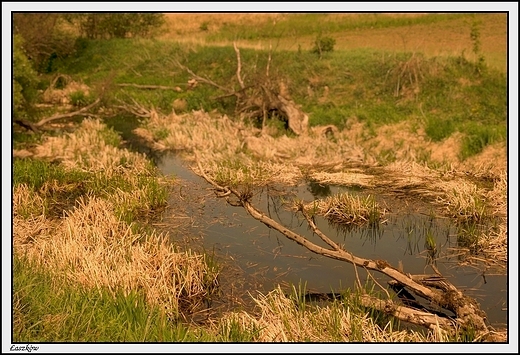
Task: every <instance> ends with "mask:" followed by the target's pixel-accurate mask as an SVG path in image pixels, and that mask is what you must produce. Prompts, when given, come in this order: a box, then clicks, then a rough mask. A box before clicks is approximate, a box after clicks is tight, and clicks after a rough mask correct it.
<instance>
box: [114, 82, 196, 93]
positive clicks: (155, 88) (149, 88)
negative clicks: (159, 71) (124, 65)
mask: <svg viewBox="0 0 520 355" xmlns="http://www.w3.org/2000/svg"><path fill="white" fill-rule="evenodd" d="M183 85H186V84H183ZM117 86H121V87H133V88H137V89H145V90H173V91H177V92H179V91H182V89H181V88H180V87H178V86H163V85H139V84H125V83H123V84H117Z"/></svg>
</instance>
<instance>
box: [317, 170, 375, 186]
mask: <svg viewBox="0 0 520 355" xmlns="http://www.w3.org/2000/svg"><path fill="white" fill-rule="evenodd" d="M309 178H310V179H311V180H313V181H318V182H319V183H320V184H330V185H340V186H360V187H373V186H374V185H375V183H374V181H373V180H374V176H373V175H368V174H363V173H361V172H358V171H342V172H339V173H329V172H325V171H316V172H313V173H311V174H310V175H309Z"/></svg>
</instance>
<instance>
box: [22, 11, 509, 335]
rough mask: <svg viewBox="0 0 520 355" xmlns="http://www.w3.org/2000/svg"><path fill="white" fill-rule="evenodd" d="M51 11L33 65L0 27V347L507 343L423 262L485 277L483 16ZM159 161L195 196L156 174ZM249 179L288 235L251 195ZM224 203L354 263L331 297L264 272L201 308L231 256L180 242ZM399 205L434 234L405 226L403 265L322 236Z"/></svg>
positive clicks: (498, 46) (453, 284)
mask: <svg viewBox="0 0 520 355" xmlns="http://www.w3.org/2000/svg"><path fill="white" fill-rule="evenodd" d="M16 20H17V19H16V18H15V24H16ZM22 20H26V19H25V18H23V17H21V18H20V19H19V22H18V25H19V26H28V23H27V22H24V21H22ZM55 20H56V21H57V22H56V23H55V24H54V25H55V26H58V27H57V28H59V29H60V31H65V32H66V33H68V36H72V37H73V38H74V36H77V38H76V39H75V40H74V41H73V43H74V44H73V45H72V47H70V51H66V50H65V48H68V47H66V45H67V44H66V43H62V42H60V45H61V47H56V48H55V52H54V55H53V56H51V57H48V58H44V57H38V65H35V64H36V63H35V61H36V59H35V58H36V57H33V58H32V59H31V60H32V61H33V63H31V60H29V59H28V58H27V56H26V53H27V50H29V49H31V47H30V46H28V45H27V42H28V41H30V40H31V37H30V36H29V35H28V34H27V33H31V32H30V31H26V32H24V31H18V32H17V33H16V35H15V37H14V38H15V47H14V49H15V51H14V53H13V60H14V68H15V69H14V72H15V76H14V101H15V107H14V108H15V111H14V113H13V137H14V138H13V139H14V142H13V144H14V150H13V156H14V160H13V188H12V192H13V211H12V216H13V254H14V256H13V270H14V271H13V272H14V273H13V284H14V291H13V315H14V323H13V340H14V341H16V342H18V341H20V342H35V341H50V342H54V341H109V340H110V341H138V342H141V341H153V342H159V341H166V342H182V341H188V342H195V341H198V342H228V341H229V342H251V341H255V342H257V341H260V342H262V341H263V342H272V341H298V342H309V341H311V342H315V341H316V342H368V341H376V342H389V341H395V342H401V341H414V342H432V341H435V342H445V341H451V342H453V341H455V342H472V341H507V339H506V331H507V329H505V326H504V324H502V323H506V321H504V322H499V323H501V324H500V326H495V325H496V324H495V325H493V324H489V322H488V321H487V320H486V315H485V313H484V312H482V311H481V308H480V305H479V304H478V302H476V301H475V300H474V299H472V298H471V297H469V296H467V295H465V294H464V293H463V292H461V291H460V287H459V286H460V285H458V284H457V282H458V280H456V278H450V277H449V276H445V275H442V274H441V272H440V271H439V267H440V266H439V267H438V265H439V264H438V262H439V263H440V261H439V260H441V259H442V258H443V257H446V258H448V257H449V258H452V259H455V260H456V262H455V263H456V265H455V266H454V267H467V266H468V265H469V266H471V267H472V268H474V269H476V270H477V273H478V274H479V275H481V276H483V277H484V281H485V280H486V279H485V276H484V275H491V274H500V275H506V274H507V268H506V266H507V261H508V253H507V248H508V245H507V231H508V229H507V217H508V216H507V192H508V171H507V156H506V145H507V138H508V137H507V80H506V73H505V65H504V63H505V58H506V50H505V48H506V15H505V14H498V13H497V14H423V15H419V14H417V15H412V14H408V15H402V16H400V15H397V14H393V15H385V14H377V15H370V14H351V15H348V14H293V15H289V14H269V15H251V14H249V15H248V14H241V15H235V16H233V17H229V16H228V15H224V14H222V15H217V14H213V15H209V14H205V15H203V14H166V15H165V17H161V21H159V20H157V21H155V20H154V21H152V22H153V23H154V25H153V26H152V27H153V29H154V31H156V32H154V31H151V30H150V31H148V30H142V32H136V33H134V34H133V35H131V31H130V32H128V31H126V32H124V35H117V33H119V32H117V31H116V32H114V31H112V32H109V33H108V32H107V35H106V36H104V35H100V34H99V33H98V32H96V33H97V35H96V36H90V37H89V36H85V31H86V30H87V28H85V24H86V23H88V22H81V21H80V22H79V25H78V22H77V19H75V18H74V17H72V18H65V19H60V18H59V17H58V18H56V19H55ZM60 21H62V22H60ZM82 21H86V19H82ZM121 21H122V20H121ZM42 23H43V22H42ZM60 23H61V27H60ZM252 23H255V24H256V25H255V26H251V24H252ZM318 24H319V28H317V27H316V26H317V25H318ZM54 25H53V26H54ZM77 26H80V27H77ZM81 26H83V27H81ZM107 26H108V25H107ZM296 29H298V30H296ZM97 30H99V31H104V30H103V28H99V29H97ZM67 31H68V32H67ZM381 31H384V32H385V39H381V37H380V35H381ZM121 33H122V32H121ZM425 33H427V34H428V35H427V36H426V38H428V40H427V41H425V40H424V38H425V35H424V34H425ZM460 33H464V36H461V34H460ZM360 34H362V35H363V41H362V42H361V41H360V40H359V38H358V37H359V36H360ZM24 35H25V38H23V36H24ZM150 36H152V37H153V38H148V37H150ZM105 37H106V38H105ZM118 37H122V38H118ZM124 37H128V38H124ZM356 38H357V39H356ZM389 38H392V41H390V40H389ZM419 38H423V40H422V41H420V40H419ZM437 38H444V39H445V41H448V42H449V43H450V45H449V46H444V45H441V44H439V43H437V42H436V39H437ZM24 41H25V42H24ZM24 43H26V44H24ZM389 43H393V45H390V46H389ZM443 43H445V42H443ZM24 46H25V47H24ZM32 50H33V51H36V50H35V49H34V48H32ZM35 53H39V54H42V53H40V52H35ZM27 67H32V69H31V70H27V71H24V70H25V69H23V68H27ZM36 71H39V75H38V76H37V75H36ZM21 74H23V75H21ZM172 152H173V153H174V154H175V155H176V156H177V157H180V158H181V159H182V161H183V162H184V164H186V165H187V166H189V167H190V168H191V170H192V171H193V172H194V173H195V174H197V175H198V176H199V177H201V178H203V179H199V180H198V182H197V184H196V185H198V186H194V184H193V183H190V184H188V183H187V182H186V181H188V180H189V179H194V178H193V177H187V175H182V174H187V173H185V172H181V170H180V169H178V170H175V169H174V170H173V171H170V172H166V173H165V172H164V171H162V172H161V171H160V170H159V169H158V167H157V162H158V161H160V159H161V157H163V156H164V155H165V154H166V153H172ZM183 186H186V188H184V189H183ZM302 186H310V187H309V189H310V190H311V191H313V192H314V193H313V194H312V196H311V199H310V200H304V199H303V198H301V197H300V196H295V195H291V194H289V193H288V191H290V190H291V189H298V188H301V187H302ZM331 186H333V187H335V188H337V189H343V190H335V191H334V193H331V192H330V191H327V192H323V191H321V192H320V191H319V190H320V189H329V190H330V187H331ZM201 188H203V189H205V188H210V189H211V191H212V192H211V193H210V194H209V193H206V194H200V193H197V192H196V191H197V189H201ZM266 189H267V190H269V191H277V195H276V201H277V202H276V214H277V215H283V216H291V217H284V218H291V219H292V218H295V219H297V221H298V223H299V225H296V226H294V225H293V226H288V224H286V223H285V222H286V220H284V218H281V219H276V218H274V217H273V216H274V215H275V213H271V212H272V211H271V210H267V211H266V210H265V209H263V207H261V205H258V204H259V201H260V204H261V203H263V201H264V199H265V197H262V196H264V195H262V194H263V193H264V192H263V191H265V190H266ZM307 197H309V196H308V195H307ZM269 198H274V197H268V199H269ZM226 200H227V201H226ZM210 201H211V202H210ZM273 201H274V200H273ZM226 203H227V204H230V205H233V206H238V207H239V209H241V210H243V211H244V215H243V216H242V217H241V218H243V219H244V220H245V219H247V218H249V219H251V217H252V218H254V219H256V220H258V221H260V222H261V223H263V224H259V225H256V226H255V227H254V229H258V230H260V231H261V230H266V227H265V225H267V226H268V227H269V228H271V229H273V230H276V231H278V232H280V233H281V234H280V236H283V237H284V238H285V237H286V238H288V239H290V240H292V241H295V242H296V243H297V244H298V245H301V246H302V248H301V250H302V255H308V254H305V253H306V252H308V250H309V251H310V252H312V253H316V254H319V255H322V256H323V255H325V256H327V257H330V258H333V259H337V260H341V261H346V263H343V264H340V265H341V268H345V269H347V268H348V269H350V270H351V271H354V270H356V271H355V274H351V277H349V278H348V279H343V280H342V283H343V286H344V287H343V288H342V289H337V290H333V292H332V293H333V294H334V295H333V296H331V295H330V294H329V293H328V292H320V293H319V295H316V294H314V296H312V293H311V292H309V290H308V289H307V287H310V288H311V289H312V288H313V286H312V285H308V284H307V285H303V284H295V283H292V284H289V283H288V282H284V280H283V277H280V278H279V279H277V280H280V282H279V283H278V284H277V285H276V286H274V287H272V288H271V289H269V290H259V289H256V290H255V289H249V290H248V291H249V294H245V293H243V294H241V295H240V300H234V301H233V302H229V303H228V305H227V306H228V307H226V309H225V310H223V311H217V310H216V307H215V306H214V305H215V304H216V303H218V302H219V300H222V299H225V298H227V297H229V295H225V293H226V292H227V291H229V288H227V287H226V286H225V285H226V283H229V282H230V281H229V280H230V279H232V278H233V277H234V276H233V275H230V274H227V272H228V270H229V266H227V265H230V264H232V262H231V261H233V260H235V259H234V258H237V256H236V255H235V256H234V255H232V254H227V253H224V252H219V251H215V250H214V249H213V251H210V250H205V249H204V247H201V245H200V243H199V244H197V243H195V242H194V241H193V240H195V239H196V238H195V236H197V235H199V234H202V233H203V232H202V231H201V230H200V229H199V231H198V230H197V226H200V225H201V223H198V221H197V218H198V215H197V214H196V213H194V211H196V210H197V209H204V207H205V206H206V205H208V206H209V205H211V204H213V205H216V204H222V205H225V204H226ZM273 206H274V205H270V204H268V205H267V207H268V208H272V207H273ZM404 206H406V207H407V208H408V207H410V206H411V207H410V208H411V209H412V210H414V211H413V212H414V213H417V214H423V215H428V216H431V221H433V220H434V219H440V218H442V219H444V220H446V221H449V226H448V227H446V228H447V229H446V231H447V232H446V234H447V236H446V241H448V240H449V241H450V243H451V242H452V241H454V244H456V245H454V246H452V247H450V248H448V249H447V248H446V247H444V246H443V244H442V243H443V239H442V238H441V236H439V235H438V234H439V233H440V232H439V230H440V229H437V228H436V227H432V224H429V225H427V224H426V222H424V225H423V226H419V227H417V226H414V227H413V228H409V230H410V231H412V230H413V229H414V228H418V229H421V230H422V231H423V232H424V233H423V236H421V237H420V238H418V240H419V239H420V241H421V243H422V244H423V246H421V247H420V248H418V247H417V245H418V243H419V242H418V240H415V241H413V240H412V239H411V238H410V235H412V232H410V233H409V235H408V239H406V236H405V235H401V236H400V238H404V240H407V242H408V245H413V246H412V247H409V248H407V249H406V251H407V252H410V254H413V255H417V254H421V253H422V254H421V256H422V257H424V256H425V255H426V257H425V259H426V262H425V263H424V266H423V270H419V269H413V270H412V269H408V267H410V268H411V266H409V265H407V264H405V265H404V268H406V273H405V272H404V271H403V265H402V264H395V265H394V264H393V263H389V262H388V260H389V256H388V255H385V254H384V253H383V254H380V255H379V256H378V257H377V258H375V257H372V256H364V255H354V254H353V252H352V250H350V249H349V247H348V243H347V242H344V241H343V242H342V241H338V239H337V238H335V237H334V236H332V235H329V233H323V230H325V229H326V228H330V227H326V226H329V225H330V226H333V227H334V228H336V229H337V230H339V231H342V232H344V233H347V232H350V231H352V230H364V231H372V232H374V231H377V230H378V228H381V230H382V229H383V227H384V226H385V224H388V222H389V220H390V219H392V218H394V217H395V216H396V215H399V214H400V213H401V211H403V210H404ZM208 208H209V207H208ZM282 210H283V212H282ZM185 211H189V212H187V213H184V212H185ZM246 212H247V213H246ZM200 215H201V216H202V213H201V214H200ZM226 218H229V217H226ZM317 220H319V221H320V222H319V223H317V222H316V221H317ZM226 223H229V224H231V222H230V221H227V222H226V221H224V222H223V223H222V224H226ZM243 223H246V222H243ZM391 223H394V222H391ZM264 224H265V225H264ZM302 225H304V226H305V227H306V228H307V229H308V230H310V234H307V235H305V234H304V232H303V231H301V230H299V229H298V228H300V227H301V226H302ZM327 230H328V231H330V229H327ZM404 230H406V228H403V229H402V230H400V231H399V233H404V232H403V231H404ZM222 233H240V234H244V233H246V231H236V230H234V229H233V230H232V229H227V231H224V232H222ZM259 235H261V234H259ZM312 238H314V239H312ZM190 239H191V242H186V240H188V241H189V240H190ZM183 241H184V242H183ZM444 243H445V244H446V243H447V242H444ZM306 249H308V250H306ZM276 255H278V254H275V257H276ZM447 255H448V256H447ZM453 255H456V257H453ZM452 259H450V262H451V260H452ZM262 262H264V261H259V262H258V263H256V264H255V267H259V268H262V267H264V265H261V264H260V263H262ZM349 263H350V264H353V265H349ZM358 268H359V269H360V271H362V272H363V275H364V276H362V277H361V278H364V279H363V282H361V278H360V276H359V275H358V272H357V269H358ZM426 271H427V272H428V273H426ZM442 271H446V270H445V269H442ZM377 273H382V274H383V275H385V277H388V278H389V279H388V278H387V279H381V278H378V277H377ZM488 277H489V276H488ZM390 279H391V280H390ZM235 281H236V280H235ZM248 282H252V281H251V280H249V281H248ZM385 283H386V284H385ZM501 287H503V288H506V287H507V286H506V285H505V284H504V285H502V286H501ZM242 291H243V290H242ZM405 291H406V292H412V293H414V292H415V295H416V296H419V297H418V298H421V299H422V301H418V303H407V302H410V299H408V300H406V299H403V298H402V296H403V294H405ZM311 296H312V297H311ZM313 297H314V298H313ZM316 297H317V298H318V299H319V300H320V302H315V300H316ZM487 297H493V295H486V298H487ZM246 299H247V300H246ZM311 299H313V301H310V300H311ZM424 299H426V300H428V301H432V304H433V308H432V307H428V305H426V303H427V302H426V301H424ZM246 304H247V306H246ZM236 305H239V306H240V305H244V307H235V306H236ZM505 306H506V305H504V308H505ZM213 308H215V309H213ZM443 308H444V310H443ZM505 319H506V317H504V320H505ZM411 324H414V325H419V326H421V327H423V328H422V329H420V328H417V327H415V326H411Z"/></svg>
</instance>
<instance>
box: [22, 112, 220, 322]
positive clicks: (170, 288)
mask: <svg viewBox="0 0 520 355" xmlns="http://www.w3.org/2000/svg"><path fill="white" fill-rule="evenodd" d="M118 142H119V136H118V135H117V134H115V133H114V132H112V131H110V130H108V129H107V128H106V126H105V125H104V124H102V123H100V122H99V121H98V120H85V121H83V123H82V124H81V126H80V127H79V128H78V129H77V130H76V131H75V132H73V133H70V134H66V135H64V136H61V137H49V138H47V139H46V140H45V142H44V143H43V144H42V145H40V146H38V147H36V157H37V158H54V159H56V158H57V159H59V161H60V164H62V165H63V166H64V167H65V168H71V169H83V170H85V171H88V172H90V173H93V176H95V178H96V179H98V178H99V179H100V182H103V181H109V180H108V179H109V178H111V177H117V179H116V180H115V181H121V182H122V181H124V183H125V185H128V184H129V185H130V186H132V188H130V189H126V190H125V191H123V190H122V189H121V188H119V187H117V186H108V185H107V186H104V187H103V186H102V187H101V188H102V189H104V191H103V196H104V197H103V198H100V197H96V196H93V195H92V194H90V195H88V196H83V197H80V198H79V199H78V200H76V201H75V207H74V208H73V209H72V210H70V211H64V216H63V218H61V219H59V220H56V219H50V218H48V216H46V215H45V209H44V206H45V205H46V200H45V198H44V196H45V195H46V194H47V195H48V193H46V191H47V190H50V191H62V190H63V189H67V188H68V187H67V186H58V185H56V184H57V182H56V181H53V182H47V183H46V184H44V185H43V187H42V188H41V189H40V190H39V191H38V192H32V191H31V190H30V189H29V188H28V187H27V186H26V185H24V184H22V185H18V186H17V187H16V188H13V232H14V237H13V245H14V252H15V253H16V254H18V255H25V256H27V257H28V258H29V260H30V261H33V262H35V263H36V264H38V265H41V266H42V267H43V268H44V269H46V270H48V271H50V272H52V273H53V274H54V275H56V276H57V277H59V278H62V279H64V280H65V281H66V282H72V283H78V284H80V285H83V286H85V287H91V288H106V289H108V290H110V291H111V292H113V293H114V294H116V292H117V291H120V290H123V291H124V292H125V293H129V292H130V291H132V290H133V291H135V290H142V291H143V292H144V293H145V294H146V297H147V299H148V301H149V302H151V303H153V304H158V305H160V306H161V308H163V309H166V310H167V311H168V312H169V313H170V314H172V315H178V313H179V312H181V311H186V310H188V311H190V310H192V309H194V308H196V307H197V306H199V304H200V303H201V302H202V300H203V298H204V297H206V295H207V294H208V292H209V288H210V287H211V285H212V283H213V282H214V281H215V280H214V277H216V274H215V273H214V272H213V271H211V270H209V269H208V266H207V265H206V263H205V260H204V256H202V255H195V254H193V253H192V252H190V251H186V252H178V251H176V250H175V248H174V246H173V245H172V244H171V242H170V241H169V240H168V237H167V236H166V235H162V234H161V235H156V234H155V233H151V234H148V233H144V232H138V231H137V228H134V226H132V225H128V224H127V223H125V222H123V221H122V220H121V219H120V218H119V217H117V216H118V215H120V213H118V212H121V211H120V210H121V209H130V208H139V209H140V210H143V211H146V210H149V209H150V208H151V206H150V205H149V203H150V201H149V199H150V198H154V196H156V194H157V192H156V191H149V190H148V189H155V188H156V187H155V185H150V184H147V183H143V181H142V180H140V177H142V176H143V174H144V175H146V176H148V175H150V176H151V175H152V174H153V170H152V169H151V164H150V163H149V162H148V161H147V159H146V158H145V156H144V155H140V154H136V153H132V152H129V151H127V150H120V149H118V148H117V147H116V145H117V144H118ZM54 185H56V186H54ZM109 191H112V192H110V193H109ZM107 194H108V195H107Z"/></svg>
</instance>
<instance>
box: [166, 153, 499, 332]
mask: <svg viewBox="0 0 520 355" xmlns="http://www.w3.org/2000/svg"><path fill="white" fill-rule="evenodd" d="M157 166H158V168H159V170H160V171H161V172H162V173H163V174H164V175H173V176H174V177H175V178H177V179H180V180H179V181H181V187H180V188H179V189H178V191H176V192H174V193H172V194H171V195H170V198H169V205H170V206H172V207H171V208H167V209H166V211H165V212H164V216H163V219H162V223H163V225H165V226H173V227H168V228H167V229H168V232H169V234H170V236H171V238H172V239H173V240H175V241H177V242H179V241H181V240H182V241H183V242H185V243H188V244H189V245H190V247H196V246H198V247H201V248H202V249H203V250H204V251H206V252H209V253H210V254H211V253H214V255H215V257H216V258H217V259H218V260H219V262H220V260H222V261H224V265H225V266H224V267H223V269H222V270H221V276H222V280H221V287H222V288H224V290H225V291H224V292H226V293H227V294H228V296H230V297H231V298H234V299H236V300H238V299H240V300H242V301H237V302H238V304H241V302H245V301H243V299H245V298H248V297H247V294H248V293H250V294H251V295H253V296H255V295H256V291H260V292H262V293H264V294H265V293H267V292H269V291H270V290H272V289H273V288H274V287H276V286H277V285H281V286H282V288H284V289H287V290H289V287H290V286H291V285H295V286H296V288H298V285H299V284H300V285H305V289H306V290H307V291H310V292H322V293H329V292H339V291H341V290H344V289H346V288H352V289H353V288H354V285H355V280H356V273H355V271H354V267H353V266H352V265H350V264H348V263H345V262H341V261H338V260H334V259H330V258H327V257H323V256H320V255H317V254H314V253H312V252H310V251H308V250H307V249H305V248H304V247H302V246H300V245H298V244H297V243H295V242H293V241H291V240H289V239H287V238H286V237H285V236H283V235H282V234H280V233H279V232H277V231H275V230H272V229H270V228H268V227H266V226H265V225H264V224H262V223H261V222H259V221H257V220H255V219H253V218H252V217H251V216H249V215H248V214H247V212H246V211H245V210H244V209H243V208H240V207H233V206H230V205H228V204H227V203H226V202H225V200H224V199H218V198H216V196H215V194H214V193H213V192H212V190H211V186H210V185H209V184H208V183H207V182H206V181H205V180H204V179H202V178H201V177H199V176H197V175H196V174H194V173H193V172H192V171H191V170H190V169H189V168H187V167H186V166H185V165H184V164H183V162H182V160H181V159H180V158H179V157H177V156H176V155H174V154H167V155H164V156H162V157H161V158H159V159H158V161H157ZM345 191H347V192H349V193H351V194H363V193H364V192H363V191H362V190H361V189H359V188H356V189H352V188H346V187H339V186H328V185H319V184H316V183H312V182H309V183H307V184H303V185H300V186H289V187H287V186H285V187H283V191H282V190H281V188H274V187H269V188H263V189H262V190H259V191H258V193H257V194H256V195H255V196H254V197H253V199H252V203H253V205H255V206H256V207H257V208H258V209H260V210H262V211H264V212H265V213H266V214H267V215H269V216H270V217H271V218H273V219H274V220H276V221H278V222H280V223H282V224H283V225H285V226H286V227H288V228H291V229H292V230H293V231H295V232H297V233H300V234H301V235H303V236H305V237H307V238H309V239H310V240H311V241H314V242H316V243H318V242H319V239H318V238H317V237H316V236H315V235H313V233H312V231H310V229H309V228H308V226H307V224H306V222H305V221H304V220H303V218H302V217H301V218H300V217H297V216H296V215H295V214H294V213H292V212H290V211H287V210H286V209H285V208H284V207H283V206H282V201H281V198H280V195H282V194H283V195H285V198H286V199H287V198H290V197H291V196H294V197H298V198H299V199H303V200H304V201H306V202H310V201H312V200H314V199H317V198H324V197H326V196H327V195H329V194H334V193H337V192H345ZM375 198H376V200H377V201H378V202H380V203H383V204H384V203H386V205H390V206H392V208H391V212H390V213H388V214H387V215H386V216H385V219H386V222H385V223H383V224H380V225H378V226H377V227H361V228H345V227H343V228H342V227H338V226H337V225H334V224H332V223H329V222H328V221H327V220H325V219H323V218H321V217H317V218H316V223H317V225H318V227H319V228H320V229H321V230H322V231H323V232H324V233H325V234H326V235H328V236H329V237H330V238H332V239H333V240H335V241H337V242H339V243H341V244H344V245H345V247H346V248H347V249H348V250H349V251H350V252H352V253H353V254H354V255H357V256H359V257H362V258H368V259H383V260H386V261H388V262H389V263H390V264H391V265H393V266H395V267H397V266H398V265H402V268H403V270H404V271H405V272H409V273H412V274H433V271H432V269H431V268H430V267H429V266H428V263H429V262H432V260H433V262H434V263H435V265H436V266H437V268H438V269H439V270H440V272H441V273H442V274H443V275H444V276H445V277H447V278H448V279H449V280H450V281H451V282H452V283H453V284H454V285H455V286H457V287H458V288H459V289H460V290H463V292H465V293H466V294H467V295H469V296H471V297H473V298H475V299H476V300H477V301H478V302H479V303H480V305H481V308H482V309H483V310H484V311H485V312H486V313H487V316H488V322H489V324H490V325H492V326H493V327H495V328H498V327H505V326H506V325H507V316H508V312H507V295H508V285H507V275H503V274H500V273H499V272H494V271H493V270H491V269H489V270H486V271H485V272H483V270H485V267H484V266H482V265H474V264H472V265H470V264H466V265H464V264H463V265H460V260H459V258H460V256H459V253H458V252H457V246H458V244H457V229H456V226H455V225H454V224H452V223H453V222H450V220H449V219H447V218H440V217H435V216H431V215H429V214H427V213H419V212H417V210H416V209H414V208H412V207H410V206H408V208H393V207H394V206H395V201H391V200H389V197H388V196H382V195H381V196H380V195H377V196H375ZM394 199H395V197H394ZM389 201H390V202H389ZM401 204H403V202H402V199H401ZM403 205H404V204H403ZM412 205H413V203H412ZM179 207H181V208H182V209H183V213H181V214H179V213H178V212H174V211H177V210H178V208H179ZM181 222H182V223H183V225H188V228H187V229H186V228H184V229H182V228H181V229H178V230H177V229H176V228H175V227H174V226H175V225H180V224H181ZM427 234H429V235H430V236H433V237H434V238H435V244H436V247H437V250H436V253H435V255H433V253H432V252H431V251H429V250H428V249H427V248H426V247H425V238H426V237H425V236H426V235H427ZM358 274H359V278H360V280H361V283H365V282H366V281H371V279H370V278H369V277H368V275H367V273H366V272H365V271H364V270H361V269H359V270H358ZM371 274H372V276H373V277H374V278H375V279H376V280H377V281H378V283H380V284H381V285H383V286H385V287H386V286H387V281H388V278H387V277H386V276H384V275H381V274H377V273H374V272H372V273H371ZM375 290H378V287H377V286H376V287H375ZM230 294H231V295H230ZM249 298H250V297H249Z"/></svg>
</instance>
